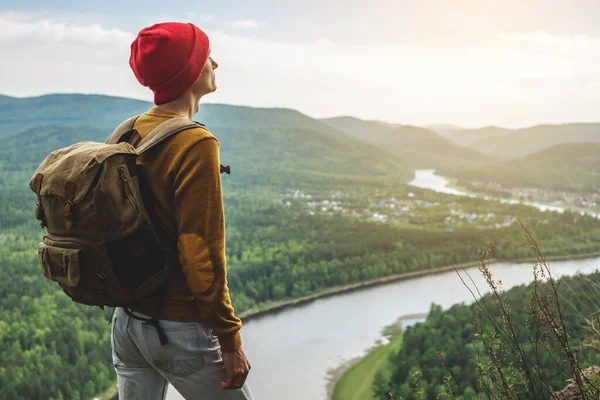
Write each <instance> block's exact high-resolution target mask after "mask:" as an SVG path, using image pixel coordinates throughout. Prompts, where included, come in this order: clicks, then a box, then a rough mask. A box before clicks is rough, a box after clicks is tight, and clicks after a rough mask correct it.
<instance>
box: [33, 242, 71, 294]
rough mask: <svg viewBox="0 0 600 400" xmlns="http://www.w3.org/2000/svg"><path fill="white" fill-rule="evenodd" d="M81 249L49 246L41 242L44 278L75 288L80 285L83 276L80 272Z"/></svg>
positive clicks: (40, 249)
mask: <svg viewBox="0 0 600 400" xmlns="http://www.w3.org/2000/svg"><path fill="white" fill-rule="evenodd" d="M80 251H81V250H80V249H70V248H64V247H56V246H48V245H47V244H46V243H43V242H41V243H40V244H38V257H39V259H40V265H41V267H42V273H43V274H44V276H45V277H46V278H48V279H50V280H52V281H55V282H58V283H59V284H61V285H63V286H68V287H75V286H77V285H79V280H80V279H81V275H80V272H79V252H80Z"/></svg>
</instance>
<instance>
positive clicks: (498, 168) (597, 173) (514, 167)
mask: <svg viewBox="0 0 600 400" xmlns="http://www.w3.org/2000/svg"><path fill="white" fill-rule="evenodd" d="M598 154H600V143H563V144H558V145H555V146H552V147H550V148H549V149H546V150H543V151H541V152H538V153H535V154H531V155H528V156H527V157H522V158H519V159H516V160H512V161H510V162H503V163H500V164H496V165H493V166H490V167H488V168H480V169H477V168H469V169H465V170H462V171H456V172H455V173H454V175H453V176H455V177H458V178H460V179H464V180H474V181H481V182H492V181H494V182H497V183H500V184H501V185H503V186H506V187H528V186H529V187H543V188H551V189H556V190H572V191H596V190H597V189H598V187H600V157H598Z"/></svg>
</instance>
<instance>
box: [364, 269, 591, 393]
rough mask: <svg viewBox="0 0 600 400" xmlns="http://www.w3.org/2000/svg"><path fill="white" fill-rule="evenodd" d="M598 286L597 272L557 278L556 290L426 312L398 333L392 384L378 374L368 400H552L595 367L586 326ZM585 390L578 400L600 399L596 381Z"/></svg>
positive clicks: (539, 287)
mask: <svg viewBox="0 0 600 400" xmlns="http://www.w3.org/2000/svg"><path fill="white" fill-rule="evenodd" d="M538 271H539V270H538ZM459 273H461V271H459ZM462 275H463V277H464V279H467V280H468V278H467V277H466V276H465V274H464V273H462ZM546 278H548V275H546ZM493 279H495V282H496V283H497V281H498V280H500V279H501V277H494V278H493ZM599 283H600V273H598V272H595V273H593V274H590V275H577V276H574V277H563V278H561V279H560V280H558V281H554V282H553V284H554V286H555V287H554V288H553V284H552V283H550V282H548V281H545V279H542V278H541V277H540V279H539V280H537V281H536V282H535V283H532V284H529V285H521V286H518V287H515V288H512V289H510V290H508V291H506V292H502V291H500V290H498V291H496V293H494V291H492V293H489V294H487V295H484V296H483V297H479V296H478V295H477V294H475V296H474V300H477V302H474V303H473V304H471V305H466V304H464V303H463V304H457V305H454V306H452V307H450V308H449V309H447V310H442V308H441V307H440V306H439V305H436V304H432V305H431V309H430V311H429V315H428V317H427V319H426V321H425V322H423V323H418V324H416V325H414V326H410V327H408V328H407V329H406V331H405V332H404V334H403V344H402V347H401V349H400V350H399V351H398V352H397V353H395V354H392V356H391V357H390V359H389V360H390V363H391V365H392V368H391V371H387V372H388V376H390V378H389V379H387V380H386V379H385V378H384V374H383V372H378V373H377V374H378V377H377V378H376V381H377V382H376V383H375V384H374V385H373V396H374V398H376V399H382V400H383V399H389V398H390V397H389V393H392V394H393V396H394V398H396V399H404V400H410V399H456V400H461V399H483V400H487V399H549V398H551V396H552V394H553V393H554V392H555V391H559V390H561V389H563V388H564V387H565V386H566V385H567V379H569V378H571V377H572V376H574V374H575V371H579V372H580V371H582V370H584V369H586V368H587V367H589V366H591V365H598V363H600V351H598V347H597V346H596V347H594V346H595V345H596V344H597V340H598V336H597V333H598V332H597V330H595V328H594V327H595V324H592V323H591V322H590V321H593V320H595V319H596V318H597V314H598V303H597V298H598V294H599V289H598V288H599V287H600V286H599ZM496 294H498V297H496ZM499 299H500V301H501V303H499ZM543 304H545V305H543ZM540 305H542V306H541V308H544V307H547V308H546V310H545V311H548V313H547V314H544V312H542V311H544V310H541V309H540ZM544 315H545V316H544ZM550 330H554V333H553V332H550ZM389 372H391V373H389ZM583 386H587V388H588V389H589V392H590V393H592V394H590V393H588V395H587V397H577V398H588V399H596V398H598V395H600V386H598V381H597V380H596V381H591V382H587V381H583ZM594 393H595V394H594Z"/></svg>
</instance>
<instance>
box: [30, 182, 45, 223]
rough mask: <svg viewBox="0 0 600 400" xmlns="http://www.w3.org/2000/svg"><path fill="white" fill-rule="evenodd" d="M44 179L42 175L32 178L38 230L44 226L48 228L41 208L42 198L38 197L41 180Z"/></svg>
mask: <svg viewBox="0 0 600 400" xmlns="http://www.w3.org/2000/svg"><path fill="white" fill-rule="evenodd" d="M43 179H44V175H42V174H40V173H38V174H37V175H36V176H35V178H34V181H33V183H34V185H35V195H36V196H37V205H36V206H35V219H37V220H39V221H41V222H40V228H43V227H44V226H48V224H47V222H46V214H45V213H44V207H43V206H42V198H41V196H40V191H41V190H42V180H43Z"/></svg>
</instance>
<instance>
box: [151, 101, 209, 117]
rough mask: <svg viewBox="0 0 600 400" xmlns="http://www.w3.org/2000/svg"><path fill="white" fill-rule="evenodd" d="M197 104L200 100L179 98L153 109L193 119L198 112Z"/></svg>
mask: <svg viewBox="0 0 600 400" xmlns="http://www.w3.org/2000/svg"><path fill="white" fill-rule="evenodd" d="M199 103H200V99H192V98H187V97H180V98H178V99H175V100H173V101H170V102H168V103H164V104H160V105H156V106H155V108H158V109H161V110H167V111H172V112H175V113H177V114H180V115H181V116H182V117H185V118H189V119H194V115H196V113H197V112H198V108H199Z"/></svg>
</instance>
